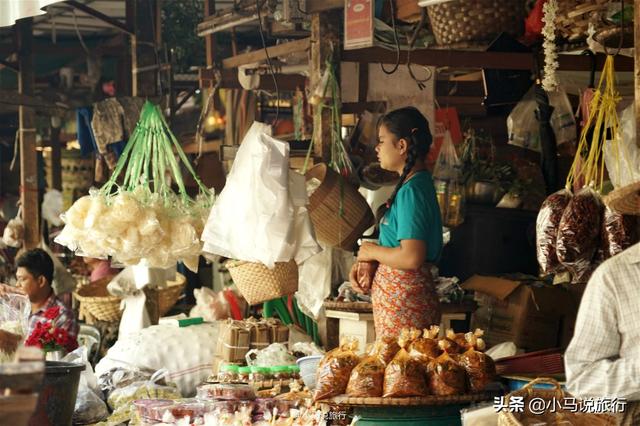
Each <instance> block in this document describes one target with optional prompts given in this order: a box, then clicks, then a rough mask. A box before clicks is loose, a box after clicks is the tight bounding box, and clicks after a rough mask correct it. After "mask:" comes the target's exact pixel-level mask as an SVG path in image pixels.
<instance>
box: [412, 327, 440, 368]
mask: <svg viewBox="0 0 640 426" xmlns="http://www.w3.org/2000/svg"><path fill="white" fill-rule="evenodd" d="M418 331H419V330H418ZM438 333H440V327H438V326H437V325H433V326H431V328H428V329H427V328H425V329H424V332H423V334H422V336H421V337H418V338H417V339H416V340H414V341H413V342H412V343H411V345H409V354H410V355H411V356H413V357H416V358H420V359H422V360H423V361H427V362H428V361H429V360H431V359H434V358H437V357H439V356H440V354H441V353H442V349H440V347H439V346H438V339H437V337H438Z"/></svg>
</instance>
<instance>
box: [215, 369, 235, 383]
mask: <svg viewBox="0 0 640 426" xmlns="http://www.w3.org/2000/svg"><path fill="white" fill-rule="evenodd" d="M237 380H238V366H237V365H233V364H224V365H221V366H220V369H219V370H218V381H219V382H223V383H232V382H235V381H237Z"/></svg>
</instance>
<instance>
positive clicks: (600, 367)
mask: <svg viewBox="0 0 640 426" xmlns="http://www.w3.org/2000/svg"><path fill="white" fill-rule="evenodd" d="M639 341H640V244H636V245H633V246H631V247H630V248H628V249H627V250H626V251H624V252H622V253H620V254H619V255H617V256H614V257H612V258H611V259H609V260H607V261H606V262H604V263H603V264H602V265H601V266H600V267H599V268H598V269H596V271H595V272H594V273H593V275H592V277H591V279H590V280H589V283H588V285H587V289H586V291H585V293H584V296H583V297H582V302H581V304H580V309H579V311H578V317H577V320H576V329H575V333H574V336H573V339H572V340H571V343H570V344H569V347H568V348H567V351H566V353H565V358H564V359H565V370H566V374H567V389H568V390H569V392H570V393H571V394H573V395H575V396H576V397H579V398H589V397H590V398H596V397H614V398H626V399H627V400H628V401H639V400H640V382H639V381H638V377H640V345H638V342H639ZM639 420H640V419H639ZM634 424H638V423H634Z"/></svg>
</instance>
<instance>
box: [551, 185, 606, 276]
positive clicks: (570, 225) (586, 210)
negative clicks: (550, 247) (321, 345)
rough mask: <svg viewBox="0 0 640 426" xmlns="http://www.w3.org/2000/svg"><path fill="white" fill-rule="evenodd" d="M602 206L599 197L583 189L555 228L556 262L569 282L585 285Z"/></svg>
mask: <svg viewBox="0 0 640 426" xmlns="http://www.w3.org/2000/svg"><path fill="white" fill-rule="evenodd" d="M603 211H604V205H603V203H602V199H601V198H600V195H599V194H598V193H596V192H595V191H594V190H593V189H591V188H589V187H586V188H583V189H582V190H581V191H580V192H578V193H577V194H576V195H575V196H574V197H573V198H572V199H571V201H570V202H569V204H568V205H567V208H566V209H565V211H564V213H563V214H562V219H561V220H560V226H559V228H558V240H557V242H556V251H557V255H558V260H559V261H560V262H561V263H562V265H563V266H564V267H565V268H567V270H568V271H569V272H571V275H572V282H574V283H579V282H586V280H587V278H588V276H589V275H590V273H591V272H592V271H593V268H592V267H591V262H592V260H593V258H594V255H595V253H596V250H598V247H599V245H600V232H601V231H600V230H601V223H602V215H603Z"/></svg>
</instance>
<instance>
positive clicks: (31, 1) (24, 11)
mask: <svg viewBox="0 0 640 426" xmlns="http://www.w3.org/2000/svg"><path fill="white" fill-rule="evenodd" d="M63 1H64V0H2V1H0V27H10V26H11V25H13V24H15V22H16V21H17V20H18V19H22V18H29V17H30V16H38V15H43V14H45V13H46V12H45V11H44V10H42V8H43V7H46V6H49V5H50V4H53V3H62V2H63Z"/></svg>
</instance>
